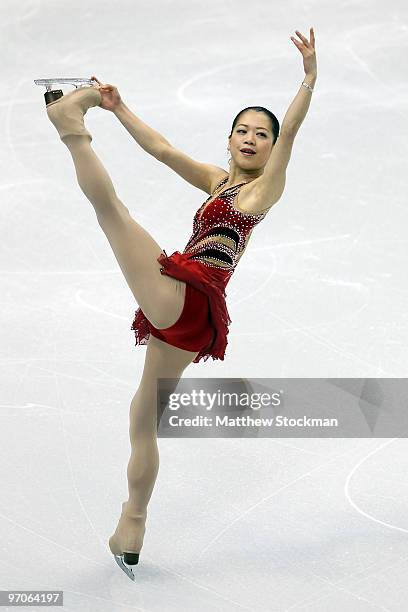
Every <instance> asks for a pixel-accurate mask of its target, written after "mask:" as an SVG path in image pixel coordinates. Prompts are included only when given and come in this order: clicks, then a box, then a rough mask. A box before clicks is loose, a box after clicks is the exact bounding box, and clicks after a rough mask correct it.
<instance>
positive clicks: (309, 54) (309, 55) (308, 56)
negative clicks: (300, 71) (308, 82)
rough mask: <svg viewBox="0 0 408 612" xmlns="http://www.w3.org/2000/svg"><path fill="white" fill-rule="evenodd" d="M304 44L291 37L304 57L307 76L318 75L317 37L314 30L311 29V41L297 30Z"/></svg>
mask: <svg viewBox="0 0 408 612" xmlns="http://www.w3.org/2000/svg"><path fill="white" fill-rule="evenodd" d="M295 31H296V34H297V35H298V36H299V38H300V40H301V41H302V43H303V44H302V43H300V42H299V41H298V40H296V39H295V38H294V37H293V36H291V37H290V38H291V40H292V41H293V43H294V44H295V45H296V46H297V48H298V49H299V51H300V52H301V54H302V55H303V67H304V69H305V73H306V74H317V62H316V50H315V35H314V31H313V28H310V41H309V40H307V38H306V37H305V36H303V34H301V33H300V32H299V30H295Z"/></svg>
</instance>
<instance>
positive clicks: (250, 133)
mask: <svg viewBox="0 0 408 612" xmlns="http://www.w3.org/2000/svg"><path fill="white" fill-rule="evenodd" d="M272 143H273V134H272V129H271V121H270V119H269V117H268V116H267V115H266V114H265V113H260V112H257V111H254V110H248V111H245V113H242V115H241V116H240V118H239V119H238V121H237V124H236V125H235V127H234V130H233V132H232V134H231V136H230V137H229V148H230V153H231V158H232V160H233V161H234V163H235V165H236V166H238V167H239V168H241V169H242V170H257V169H261V168H263V167H264V166H265V164H266V162H267V161H268V159H269V156H270V154H271V151H272V147H273V144H272ZM242 149H251V150H252V151H255V154H249V155H245V153H243V152H242ZM231 163H232V162H231Z"/></svg>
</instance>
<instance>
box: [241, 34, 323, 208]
mask: <svg viewBox="0 0 408 612" xmlns="http://www.w3.org/2000/svg"><path fill="white" fill-rule="evenodd" d="M296 33H297V35H298V36H299V38H300V39H301V41H302V43H300V42H298V41H297V40H295V38H294V37H293V36H291V39H292V41H293V42H294V44H295V45H296V46H297V48H298V49H299V50H300V52H301V53H302V56H303V67H304V70H305V78H304V80H303V83H305V84H306V86H305V85H303V84H302V85H301V86H300V89H299V91H298V93H297V94H296V97H295V99H294V100H293V102H292V103H291V105H290V106H289V108H288V110H287V112H286V115H285V117H284V120H283V122H282V125H281V130H280V136H279V138H278V140H277V141H276V143H275V145H274V146H273V148H272V152H271V154H270V156H269V159H268V161H267V162H266V165H265V169H264V173H263V174H262V175H261V176H260V177H258V178H257V179H255V180H254V181H252V184H251V185H252V189H253V190H254V195H255V201H256V202H259V204H261V205H262V208H263V209H265V208H270V207H271V206H272V205H273V204H275V203H276V202H277V201H278V200H279V199H280V197H281V196H282V193H283V190H284V189H285V182H286V168H287V166H288V163H289V160H290V156H291V153H292V147H293V142H294V140H295V136H296V134H297V132H298V130H299V128H300V126H301V124H302V121H303V119H304V118H305V116H306V113H307V111H308V109H309V106H310V100H311V96H312V92H311V91H310V89H309V88H308V87H307V86H309V87H310V88H312V89H313V88H314V84H315V83H316V79H317V64H316V53H315V36H314V32H313V28H310V42H309V41H308V40H307V38H305V37H304V36H303V35H302V34H301V33H300V32H298V31H297V30H296Z"/></svg>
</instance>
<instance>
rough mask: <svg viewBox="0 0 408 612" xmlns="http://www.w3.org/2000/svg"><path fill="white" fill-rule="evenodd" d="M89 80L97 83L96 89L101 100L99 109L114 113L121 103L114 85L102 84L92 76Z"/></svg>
mask: <svg viewBox="0 0 408 612" xmlns="http://www.w3.org/2000/svg"><path fill="white" fill-rule="evenodd" d="M91 79H92V80H94V81H96V82H97V83H98V85H97V89H99V92H100V94H101V98H102V100H101V104H100V106H101V108H104V109H105V110H109V111H112V112H114V111H115V110H116V109H117V108H118V106H119V105H120V104H121V103H122V98H121V97H120V93H119V92H118V90H117V88H116V87H115V85H109V83H106V84H103V83H101V81H99V80H98V79H97V78H96V76H94V75H93V76H91Z"/></svg>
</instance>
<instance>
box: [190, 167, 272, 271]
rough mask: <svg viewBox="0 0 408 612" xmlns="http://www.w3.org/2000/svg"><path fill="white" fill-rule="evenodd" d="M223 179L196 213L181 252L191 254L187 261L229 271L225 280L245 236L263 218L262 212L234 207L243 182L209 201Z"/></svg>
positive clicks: (235, 261)
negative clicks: (188, 237)
mask: <svg viewBox="0 0 408 612" xmlns="http://www.w3.org/2000/svg"><path fill="white" fill-rule="evenodd" d="M227 180H228V176H227V177H225V178H224V179H223V180H222V181H221V183H219V184H218V185H217V187H216V188H215V190H214V192H213V193H212V194H211V195H210V196H209V197H208V198H207V200H206V201H205V202H204V204H203V205H202V206H200V208H199V209H198V210H197V212H196V214H195V216H194V222H193V234H192V236H191V237H190V239H189V241H188V243H187V245H186V247H185V249H184V253H188V254H189V255H191V257H190V259H197V260H199V261H201V262H202V263H203V264H205V265H206V266H210V267H212V268H218V269H221V270H225V271H226V272H229V274H228V275H227V276H228V277H229V276H230V275H231V274H232V273H233V271H234V270H235V268H236V266H237V263H238V260H239V259H240V257H241V255H242V253H243V252H244V250H245V247H246V242H247V239H248V238H249V235H250V234H251V232H252V230H253V228H254V227H255V225H257V224H258V223H259V222H260V221H262V219H263V218H264V217H265V215H266V212H264V213H260V214H252V213H243V212H241V211H240V210H238V209H237V208H235V206H234V200H235V198H236V195H237V194H238V192H239V190H240V188H241V187H242V186H243V185H245V183H240V184H239V185H233V186H232V187H230V188H228V189H226V190H225V191H224V192H222V193H220V194H219V195H218V196H217V197H216V198H215V199H214V200H213V201H212V202H210V200H211V198H212V197H213V195H214V193H215V192H216V191H217V189H219V188H220V187H221V186H222V185H223V184H224V183H226V181H227Z"/></svg>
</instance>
